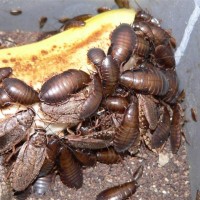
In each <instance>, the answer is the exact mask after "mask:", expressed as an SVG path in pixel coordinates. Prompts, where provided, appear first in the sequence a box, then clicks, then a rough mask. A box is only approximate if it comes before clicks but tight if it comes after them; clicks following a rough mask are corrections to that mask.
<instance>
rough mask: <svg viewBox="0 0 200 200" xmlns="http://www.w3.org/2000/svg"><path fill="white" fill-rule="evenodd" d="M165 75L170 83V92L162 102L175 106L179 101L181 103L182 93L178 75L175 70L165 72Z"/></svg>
mask: <svg viewBox="0 0 200 200" xmlns="http://www.w3.org/2000/svg"><path fill="white" fill-rule="evenodd" d="M164 74H165V77H166V78H167V80H168V82H169V90H168V92H167V93H166V94H165V95H164V96H163V97H162V100H163V101H165V102H167V103H169V104H175V103H176V102H177V101H179V96H180V93H181V92H180V88H179V79H178V76H177V73H176V71H174V70H166V71H164Z"/></svg>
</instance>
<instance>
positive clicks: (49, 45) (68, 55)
mask: <svg viewBox="0 0 200 200" xmlns="http://www.w3.org/2000/svg"><path fill="white" fill-rule="evenodd" d="M134 17H135V11H134V10H133V9H117V10H112V11H108V12H105V13H102V14H98V15H96V16H94V17H92V18H90V19H88V20H87V21H86V25H85V26H84V27H78V28H71V29H68V30H66V31H64V32H62V33H59V34H57V35H55V36H52V37H50V38H48V39H45V40H42V41H40V42H36V43H32V44H28V45H24V46H19V47H13V48H8V49H2V50H0V67H6V66H9V67H12V69H13V76H14V77H16V78H19V79H21V80H23V81H25V82H26V83H27V84H29V85H31V86H33V87H34V89H40V88H41V85H42V84H43V83H44V81H45V80H46V79H48V78H50V77H51V76H52V75H55V74H57V73H61V72H62V71H65V70H67V69H70V68H74V69H81V70H83V71H86V72H90V71H92V70H94V68H93V66H92V64H91V63H89V62H88V59H87V51H88V50H89V49H90V48H92V47H99V48H102V49H103V50H104V51H105V52H107V49H108V47H109V46H110V40H109V36H110V33H111V32H112V31H113V29H115V28H116V26H118V25H120V23H128V24H131V23H132V22H133V21H134Z"/></svg>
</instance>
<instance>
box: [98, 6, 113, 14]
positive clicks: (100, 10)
mask: <svg viewBox="0 0 200 200" xmlns="http://www.w3.org/2000/svg"><path fill="white" fill-rule="evenodd" d="M110 10H111V8H108V7H105V6H104V7H100V8H97V12H98V13H103V12H106V11H110Z"/></svg>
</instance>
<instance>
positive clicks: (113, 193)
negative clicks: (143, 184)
mask: <svg viewBox="0 0 200 200" xmlns="http://www.w3.org/2000/svg"><path fill="white" fill-rule="evenodd" d="M142 173H143V166H140V167H139V168H138V169H137V170H136V172H135V173H134V175H133V180H132V181H130V182H126V183H123V184H120V185H117V186H114V187H111V188H108V189H106V190H104V191H102V192H100V193H99V194H98V195H97V197H96V200H112V199H113V200H125V199H128V197H131V196H132V195H133V194H134V193H135V192H136V190H137V188H138V187H139V185H138V183H137V180H138V179H139V178H140V177H141V176H142Z"/></svg>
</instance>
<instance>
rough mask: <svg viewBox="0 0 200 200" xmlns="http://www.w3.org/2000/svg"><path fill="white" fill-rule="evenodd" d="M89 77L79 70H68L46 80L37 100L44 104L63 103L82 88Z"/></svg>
mask: <svg viewBox="0 0 200 200" xmlns="http://www.w3.org/2000/svg"><path fill="white" fill-rule="evenodd" d="M89 81H90V76H89V75H88V74H87V73H85V72H84V71H81V70H76V69H69V70H67V71H64V72H63V73H61V74H58V75H55V76H53V77H52V78H50V79H49V80H47V81H46V82H45V83H44V84H43V85H42V88H41V91H40V93H39V98H40V100H41V101H44V102H45V103H46V104H59V103H62V102H65V101H66V100H67V98H68V97H69V95H70V94H72V93H74V92H77V91H78V90H80V89H82V88H84V87H85V86H86V84H87V83H88V82H89Z"/></svg>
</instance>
